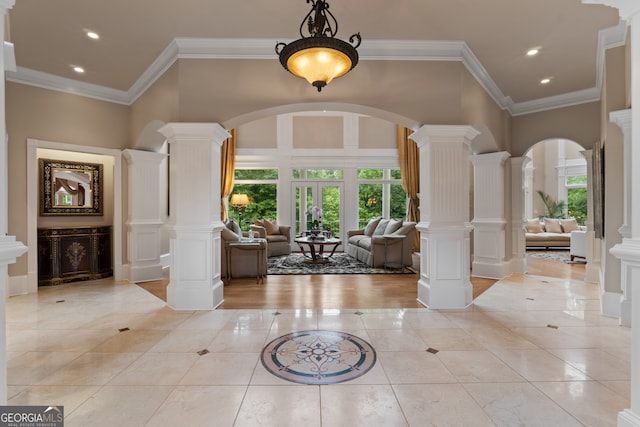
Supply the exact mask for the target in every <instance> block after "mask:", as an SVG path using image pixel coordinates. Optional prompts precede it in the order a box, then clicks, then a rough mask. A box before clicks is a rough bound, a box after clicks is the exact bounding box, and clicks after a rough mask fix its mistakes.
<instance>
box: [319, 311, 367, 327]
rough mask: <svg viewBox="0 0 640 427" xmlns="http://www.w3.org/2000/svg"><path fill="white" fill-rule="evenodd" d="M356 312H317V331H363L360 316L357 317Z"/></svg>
mask: <svg viewBox="0 0 640 427" xmlns="http://www.w3.org/2000/svg"><path fill="white" fill-rule="evenodd" d="M355 313H356V310H353V311H350V312H346V311H344V310H343V311H340V310H319V313H318V329H323V330H330V331H341V332H345V330H347V329H349V330H353V329H364V323H363V322H362V316H359V315H357V314H355Z"/></svg>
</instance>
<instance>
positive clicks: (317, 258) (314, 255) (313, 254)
mask: <svg viewBox="0 0 640 427" xmlns="http://www.w3.org/2000/svg"><path fill="white" fill-rule="evenodd" d="M293 241H294V242H296V243H297V244H298V246H299V247H300V250H301V251H302V255H304V256H305V257H307V258H309V259H306V260H305V261H304V262H306V263H308V264H326V263H327V262H330V260H329V258H330V257H331V256H333V254H334V252H335V251H336V249H337V248H338V246H340V245H341V244H342V240H340V239H336V238H331V239H327V238H320V239H318V238H313V237H310V236H305V237H296V238H295V239H294V240H293ZM328 245H333V248H332V249H331V253H330V254H329V255H324V247H325V246H328ZM305 246H308V247H309V255H307V253H306V252H305V250H304V249H305V248H304V247H305ZM316 247H317V250H316ZM327 249H328V248H327Z"/></svg>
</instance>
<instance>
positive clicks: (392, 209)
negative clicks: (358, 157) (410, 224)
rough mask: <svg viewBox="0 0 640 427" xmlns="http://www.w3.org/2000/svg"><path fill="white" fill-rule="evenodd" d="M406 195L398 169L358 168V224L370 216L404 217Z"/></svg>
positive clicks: (361, 223) (364, 223) (365, 221)
mask: <svg viewBox="0 0 640 427" xmlns="http://www.w3.org/2000/svg"><path fill="white" fill-rule="evenodd" d="M406 209H407V195H406V193H405V192H404V189H403V188H402V179H401V176H400V170H399V169H358V225H359V226H360V227H364V226H365V225H366V224H367V222H369V220H370V219H371V218H375V217H379V216H382V217H385V218H396V219H404V218H405V216H406Z"/></svg>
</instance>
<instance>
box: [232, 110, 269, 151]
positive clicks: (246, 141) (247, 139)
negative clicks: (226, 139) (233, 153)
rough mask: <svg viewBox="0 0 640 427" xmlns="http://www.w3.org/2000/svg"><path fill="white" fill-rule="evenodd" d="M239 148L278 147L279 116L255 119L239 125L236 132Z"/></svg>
mask: <svg viewBox="0 0 640 427" xmlns="http://www.w3.org/2000/svg"><path fill="white" fill-rule="evenodd" d="M236 147H237V148H278V120H277V117H275V116H272V117H267V118H266V119H260V120H254V121H252V122H249V123H245V124H244V125H242V126H239V127H238V129H237V132H236Z"/></svg>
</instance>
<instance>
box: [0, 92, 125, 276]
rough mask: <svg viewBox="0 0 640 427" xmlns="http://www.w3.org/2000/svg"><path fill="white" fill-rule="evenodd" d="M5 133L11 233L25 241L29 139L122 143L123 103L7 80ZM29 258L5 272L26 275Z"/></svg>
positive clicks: (107, 144) (117, 145)
mask: <svg viewBox="0 0 640 427" xmlns="http://www.w3.org/2000/svg"><path fill="white" fill-rule="evenodd" d="M6 105H7V112H6V120H7V133H8V135H9V144H8V159H9V162H8V163H9V207H10V208H9V233H10V234H11V235H15V236H16V237H17V239H18V240H20V241H22V242H26V241H27V174H28V173H29V174H37V173H38V171H37V170H31V171H28V170H27V138H34V139H40V140H45V141H52V142H62V143H66V144H78V145H85V146H91V147H103V148H126V146H127V142H128V131H129V109H128V107H126V106H123V105H118V104H113V103H109V102H103V101H98V100H94V99H90V98H85V97H79V96H74V95H70V94H66V93H61V92H55V91H51V90H46V89H40V88H36V87H31V86H26V85H21V84H16V83H10V82H8V83H7V86H6ZM26 271H27V257H26V256H22V257H20V258H18V260H17V262H16V264H13V265H10V266H9V274H10V275H17V274H26Z"/></svg>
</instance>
